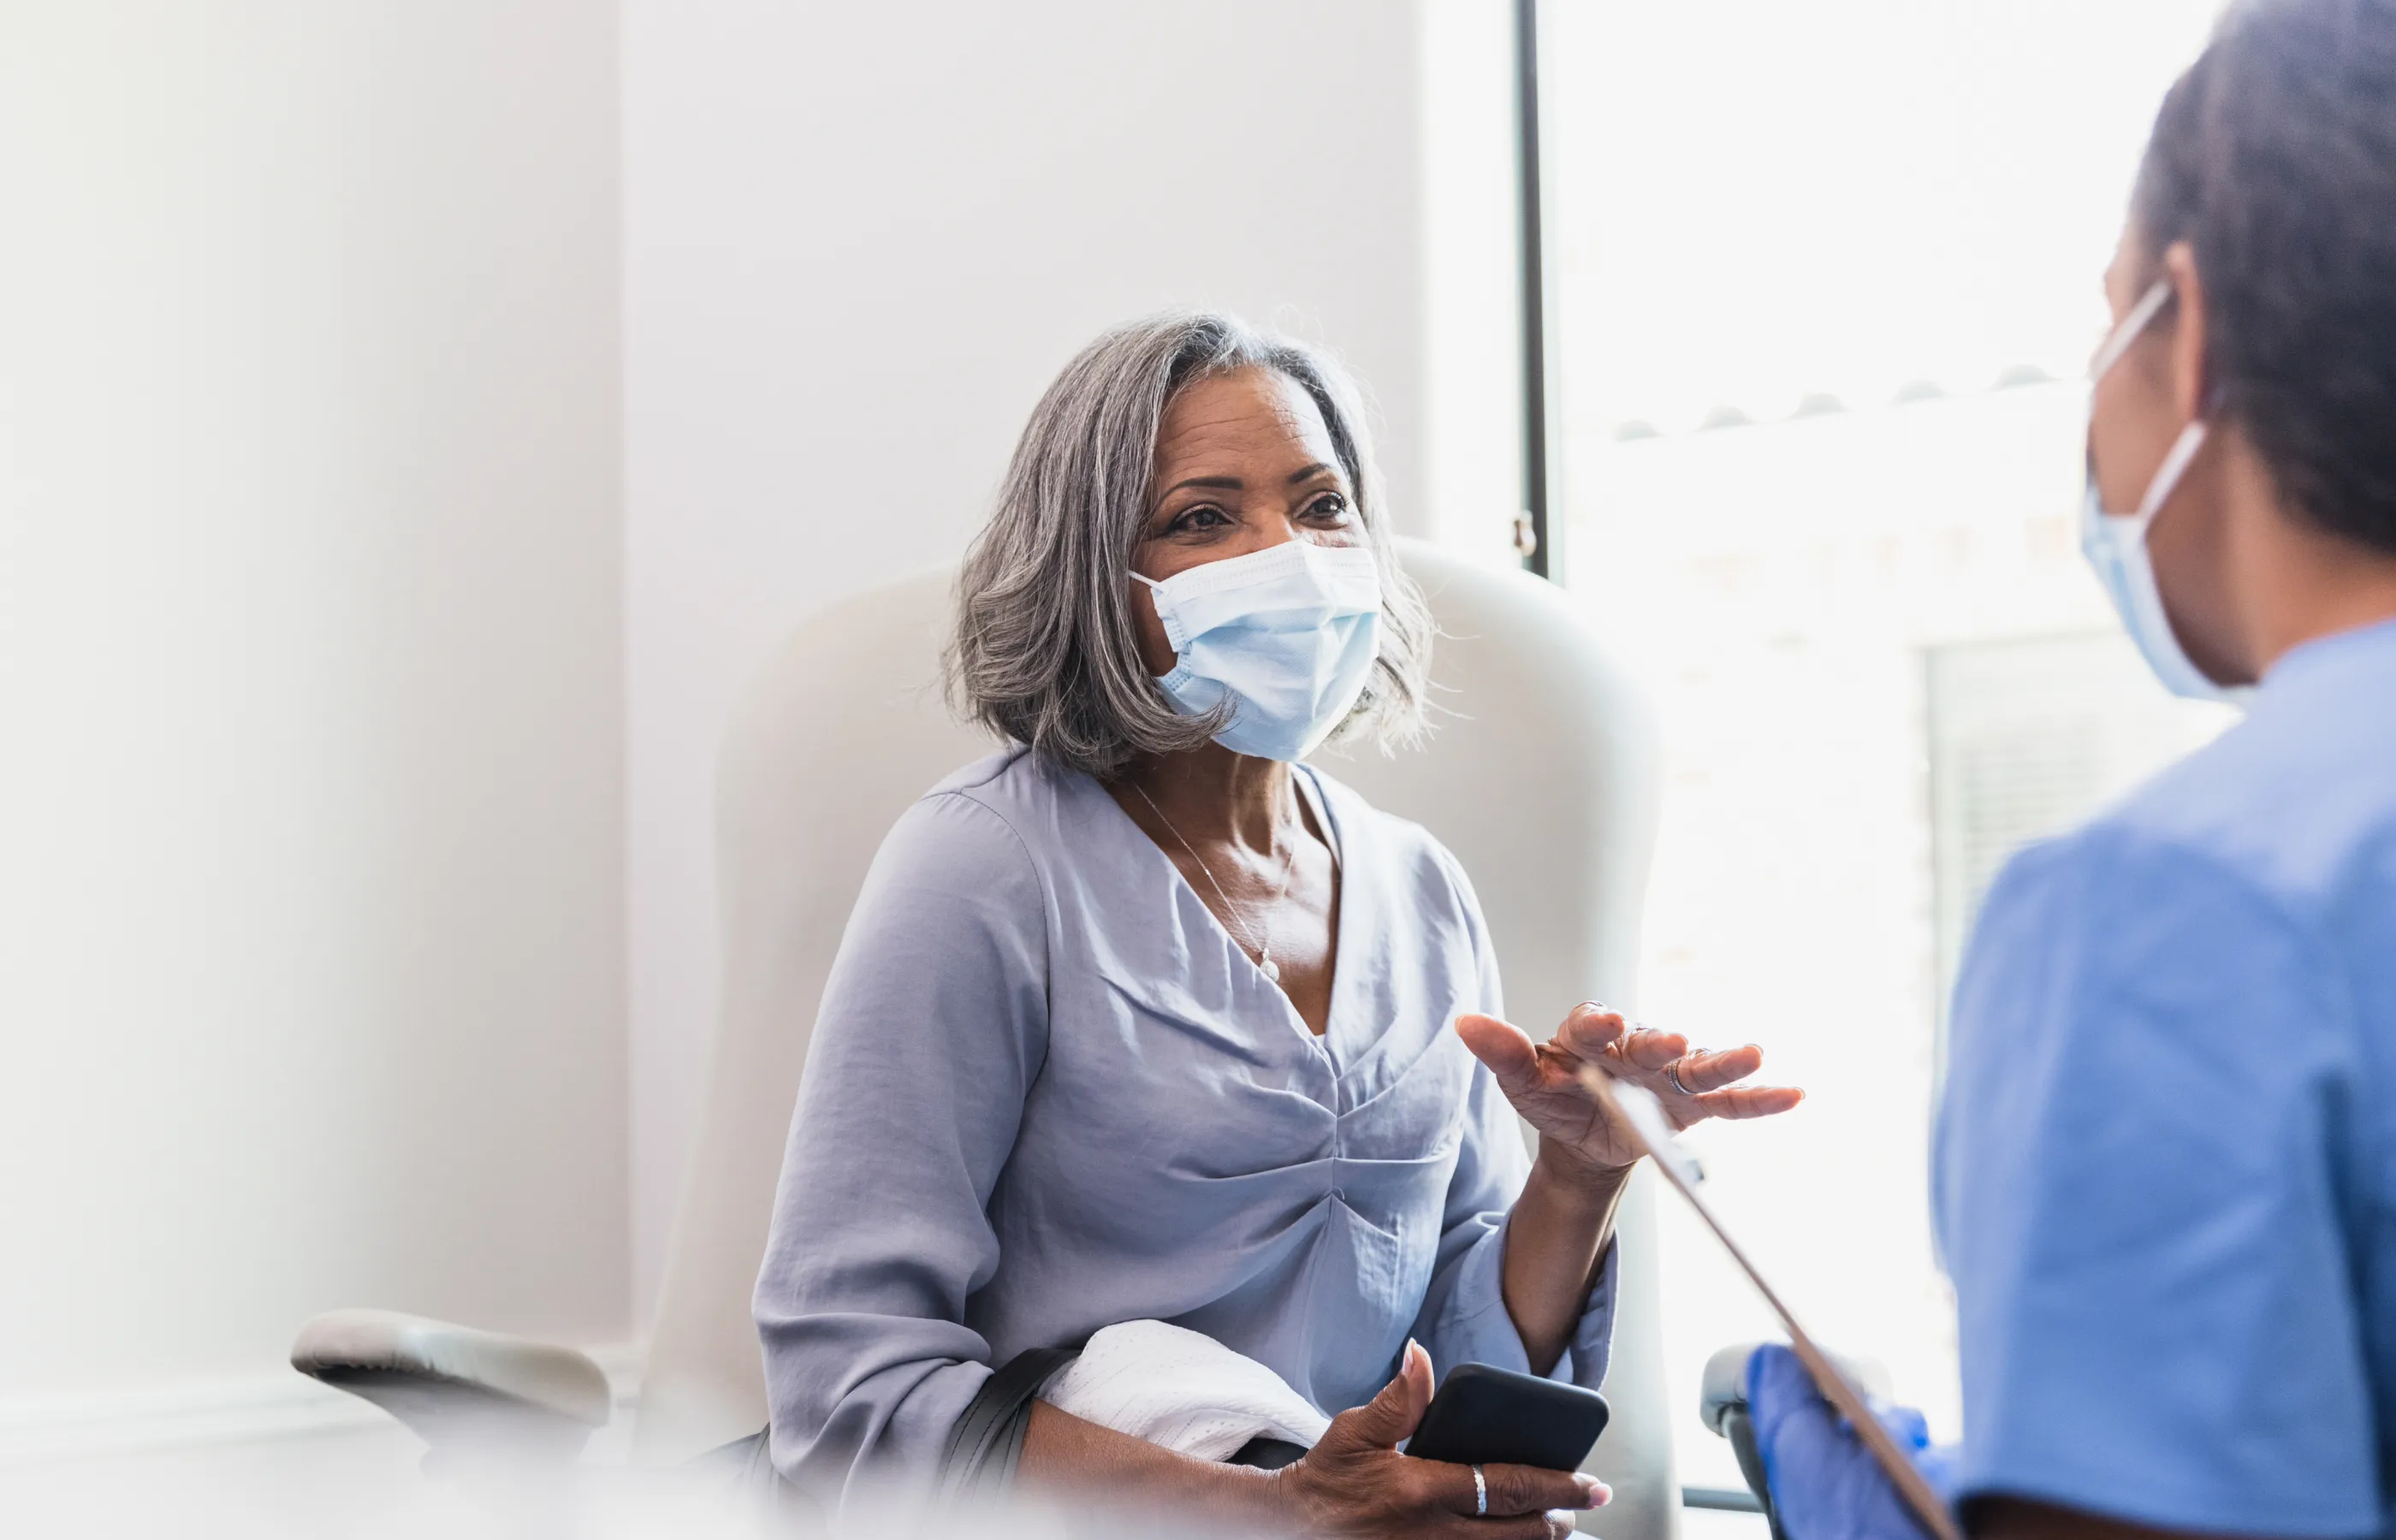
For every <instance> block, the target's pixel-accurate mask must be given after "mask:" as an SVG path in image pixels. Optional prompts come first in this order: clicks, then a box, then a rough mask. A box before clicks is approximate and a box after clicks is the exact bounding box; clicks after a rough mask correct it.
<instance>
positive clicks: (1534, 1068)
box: [1456, 1016, 1539, 1097]
mask: <svg viewBox="0 0 2396 1540" xmlns="http://www.w3.org/2000/svg"><path fill="white" fill-rule="evenodd" d="M1456 1035H1457V1036H1458V1037H1460V1038H1462V1039H1463V1040H1464V1045H1465V1046H1466V1047H1467V1048H1470V1049H1471V1050H1472V1056H1473V1057H1474V1058H1477V1059H1479V1060H1480V1061H1481V1062H1482V1063H1484V1064H1485V1065H1487V1066H1489V1072H1490V1073H1491V1074H1492V1075H1495V1076H1496V1077H1497V1078H1498V1090H1500V1091H1503V1092H1505V1093H1506V1095H1508V1096H1510V1097H1511V1096H1517V1095H1522V1094H1524V1093H1525V1092H1528V1091H1531V1090H1533V1089H1535V1088H1536V1087H1537V1085H1538V1083H1539V1051H1538V1049H1537V1046H1536V1045H1534V1044H1533V1043H1532V1042H1531V1039H1530V1037H1529V1035H1528V1034H1527V1033H1525V1032H1524V1030H1523V1029H1521V1028H1519V1027H1517V1026H1515V1025H1513V1024H1512V1023H1511V1022H1505V1021H1500V1020H1498V1018H1497V1017H1496V1016H1458V1017H1457V1018H1456Z"/></svg>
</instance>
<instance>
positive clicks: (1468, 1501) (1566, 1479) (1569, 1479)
mask: <svg viewBox="0 0 2396 1540" xmlns="http://www.w3.org/2000/svg"><path fill="white" fill-rule="evenodd" d="M1481 1479H1482V1480H1484V1482H1486V1483H1487V1484H1488V1488H1489V1514H1488V1516H1489V1517H1490V1518H1492V1519H1499V1518H1513V1517H1515V1516H1517V1515H1524V1514H1528V1515H1534V1516H1536V1515H1537V1514H1542V1513H1545V1512H1547V1511H1548V1510H1549V1509H1550V1508H1591V1507H1597V1506H1598V1505H1599V1504H1601V1503H1603V1502H1604V1501H1605V1499H1606V1497H1607V1496H1610V1495H1612V1494H1610V1493H1606V1490H1605V1483H1604V1482H1603V1481H1601V1480H1598V1479H1597V1478H1596V1477H1594V1476H1584V1475H1582V1474H1581V1473H1580V1472H1578V1471H1577V1470H1542V1469H1540V1468H1539V1467H1537V1466H1520V1465H1485V1466H1483V1467H1481ZM1439 1481H1440V1491H1441V1493H1442V1494H1448V1493H1453V1494H1455V1495H1454V1496H1453V1497H1452V1498H1449V1499H1448V1500H1447V1505H1446V1506H1447V1507H1448V1509H1449V1511H1450V1512H1453V1513H1459V1514H1465V1515H1468V1516H1476V1517H1477V1516H1478V1507H1479V1501H1480V1494H1479V1492H1478V1491H1477V1490H1476V1489H1475V1488H1474V1486H1473V1484H1472V1467H1471V1466H1460V1465H1452V1466H1448V1467H1445V1468H1444V1469H1443V1470H1441V1471H1440V1473H1439ZM1601 1494H1604V1495H1601Z"/></svg>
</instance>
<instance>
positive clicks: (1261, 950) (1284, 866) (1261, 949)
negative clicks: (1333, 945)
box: [1131, 781, 1298, 984]
mask: <svg viewBox="0 0 2396 1540" xmlns="http://www.w3.org/2000/svg"><path fill="white" fill-rule="evenodd" d="M1131 789H1132V790H1135V791H1137V792H1138V793H1139V800H1140V801H1142V802H1144V803H1148V810H1149V811H1150V812H1151V813H1153V814H1155V815H1156V819H1157V822H1159V823H1161V824H1163V825H1164V826H1165V831H1166V832H1167V833H1169V834H1171V835H1172V836H1173V837H1174V838H1175V839H1177V840H1180V841H1181V848H1182V849H1184V850H1186V851H1188V852H1190V858H1191V860H1193V861H1195V862H1197V863H1198V870H1201V871H1203V872H1205V874H1206V885H1207V886H1208V887H1211V888H1213V889H1214V890H1215V896H1216V897H1217V898H1218V899H1220V900H1221V901H1222V904H1223V921H1224V923H1225V925H1226V926H1227V927H1228V928H1231V929H1232V930H1233V932H1234V935H1233V936H1232V939H1234V940H1236V941H1238V942H1239V943H1240V945H1241V946H1242V947H1243V948H1244V949H1246V950H1248V951H1252V952H1254V953H1256V954H1257V971H1258V973H1260V974H1262V975H1264V976H1265V979H1266V981H1267V982H1268V983H1272V984H1278V983H1280V982H1281V964H1280V963H1276V962H1274V961H1273V955H1272V909H1271V906H1267V908H1266V909H1265V920H1264V923H1262V924H1260V925H1258V935H1259V936H1260V939H1258V940H1257V941H1254V942H1251V941H1249V940H1247V939H1246V938H1245V937H1244V936H1239V935H1238V934H1236V933H1237V932H1238V931H1241V930H1245V929H1246V928H1247V927H1246V925H1245V923H1241V924H1237V925H1234V924H1233V923H1232V922H1233V921H1234V920H1236V919H1237V918H1238V915H1239V910H1238V909H1234V908H1232V907H1231V895H1230V894H1227V893H1225V892H1224V891H1223V884H1222V883H1218V882H1217V881H1215V869H1214V868H1213V867H1210V866H1208V865H1207V864H1206V857H1205V856H1201V855H1199V854H1198V847H1197V846H1195V845H1193V844H1191V843H1190V842H1189V840H1187V839H1186V838H1184V837H1183V836H1182V833H1181V830H1178V829H1177V828H1175V827H1174V824H1173V820H1172V819H1171V818H1168V817H1166V816H1165V809H1163V808H1161V807H1159V806H1157V805H1156V799H1155V798H1154V797H1151V796H1150V795H1149V794H1148V788H1146V787H1144V786H1142V785H1140V784H1139V782H1138V781H1134V782H1132V783H1131ZM1273 838H1274V843H1280V838H1281V828H1280V820H1279V819H1275V820H1274V827H1273ZM1297 870H1298V842H1297V841H1296V840H1292V841H1290V842H1289V853H1288V854H1287V855H1285V856H1283V857H1282V862H1281V886H1280V887H1279V888H1278V889H1277V890H1275V892H1274V893H1273V896H1272V901H1273V903H1275V904H1278V903H1280V902H1281V901H1282V900H1283V899H1284V898H1286V897H1288V896H1289V881H1290V878H1291V876H1292V875H1294V874H1295V873H1296V871H1297Z"/></svg>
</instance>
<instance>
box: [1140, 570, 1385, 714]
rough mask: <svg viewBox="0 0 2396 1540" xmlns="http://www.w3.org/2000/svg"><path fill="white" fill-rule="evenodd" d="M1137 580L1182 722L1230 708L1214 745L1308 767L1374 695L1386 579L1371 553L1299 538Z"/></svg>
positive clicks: (1162, 683)
mask: <svg viewBox="0 0 2396 1540" xmlns="http://www.w3.org/2000/svg"><path fill="white" fill-rule="evenodd" d="M1132 576H1133V577H1134V578H1139V580H1140V581H1141V582H1143V583H1146V584H1147V585H1148V587H1149V592H1150V595H1151V597H1152V598H1153V599H1154V600H1155V602H1156V617H1157V618H1158V619H1160V620H1162V621H1164V622H1165V640H1166V641H1167V642H1170V643H1171V644H1173V652H1174V664H1173V671H1172V672H1170V673H1168V674H1165V675H1164V676H1162V677H1161V678H1159V679H1158V680H1157V682H1156V684H1157V687H1158V688H1159V689H1162V690H1163V691H1164V692H1165V697H1166V698H1167V699H1169V700H1171V701H1172V702H1173V705H1174V709H1175V710H1178V711H1179V712H1180V713H1181V714H1182V715H1184V716H1204V715H1205V714H1206V713H1207V712H1209V711H1212V710H1215V708H1216V707H1217V706H1218V705H1220V704H1222V703H1223V702H1224V701H1227V700H1228V701H1230V702H1231V721H1230V722H1229V723H1227V724H1225V725H1224V727H1223V730H1222V731H1221V732H1219V733H1217V734H1216V735H1215V741H1216V742H1218V743H1219V744H1221V745H1222V746H1223V747H1224V748H1226V749H1229V750H1232V751H1233V752H1234V753H1241V754H1253V755H1255V756H1256V757H1257V758H1258V759H1271V760H1298V759H1303V758H1304V757H1305V756H1306V755H1308V754H1311V753H1312V752H1313V751H1314V750H1316V749H1319V748H1321V747H1322V745H1323V741H1324V739H1325V738H1327V737H1330V736H1331V733H1332V730H1333V729H1334V728H1336V727H1338V725H1339V724H1340V722H1341V721H1342V720H1344V719H1345V718H1346V717H1347V715H1348V713H1349V711H1350V710H1351V709H1352V708H1353V707H1354V706H1355V704H1356V697H1358V696H1360V695H1362V694H1363V693H1364V681H1365V679H1366V678H1367V677H1368V676H1369V675H1370V674H1371V673H1372V671H1373V659H1374V658H1375V657H1377V656H1378V654H1379V651H1380V644H1381V571H1380V567H1379V564H1378V563H1376V562H1375V561H1374V559H1373V553H1372V551H1368V550H1366V549H1364V547H1362V546H1318V545H1313V544H1310V543H1309V542H1307V541H1304V540H1291V541H1288V542H1286V543H1285V544H1282V545H1277V546H1270V547H1267V548H1266V549H1265V550H1263V551H1250V552H1249V553H1248V554H1246V555H1245V556H1229V557H1225V558H1224V559H1223V560H1221V561H1219V562H1206V563H1203V564H1200V565H1197V566H1193V567H1190V568H1188V569H1186V570H1184V571H1181V572H1177V573H1175V574H1174V575H1173V576H1172V577H1170V578H1166V579H1165V581H1163V582H1161V583H1160V582H1157V581H1156V580H1155V579H1153V578H1145V577H1141V575H1140V574H1138V573H1137V572H1135V573H1133V574H1132Z"/></svg>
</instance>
